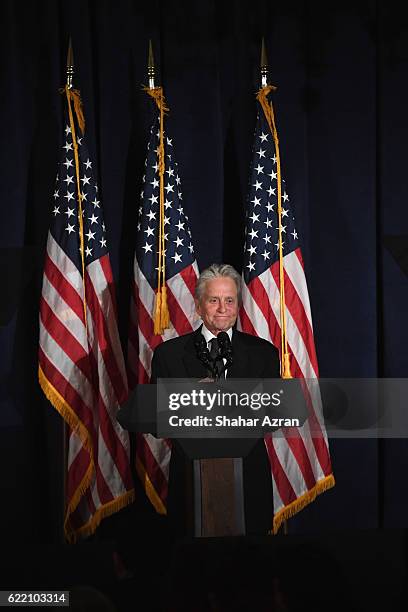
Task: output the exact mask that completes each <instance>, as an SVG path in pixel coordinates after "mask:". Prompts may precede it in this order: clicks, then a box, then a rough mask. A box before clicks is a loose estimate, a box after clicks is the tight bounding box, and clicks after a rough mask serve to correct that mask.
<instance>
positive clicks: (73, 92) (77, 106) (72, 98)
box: [64, 85, 87, 328]
mask: <svg viewBox="0 0 408 612" xmlns="http://www.w3.org/2000/svg"><path fill="white" fill-rule="evenodd" d="M64 91H65V94H66V96H67V105H68V114H69V124H70V128H71V136H72V143H73V147H74V159H75V178H76V185H77V194H78V223H79V250H80V253H81V263H82V285H83V291H84V296H83V306H84V323H85V328H86V327H87V321H86V293H85V249H84V220H83V215H82V200H83V196H82V191H81V183H80V177H79V154H78V142H77V139H76V132H75V123H74V116H73V113H72V107H71V102H72V103H73V104H74V111H75V115H76V118H77V121H78V125H79V129H80V130H81V132H82V134H83V133H84V130H85V119H84V114H83V112H82V102H81V95H80V93H79V91H78V90H77V89H69V87H68V85H66V86H65V90H64Z"/></svg>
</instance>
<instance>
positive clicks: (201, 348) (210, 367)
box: [194, 334, 215, 378]
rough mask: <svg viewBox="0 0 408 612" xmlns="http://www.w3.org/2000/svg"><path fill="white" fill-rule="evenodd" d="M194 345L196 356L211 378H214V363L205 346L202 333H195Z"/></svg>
mask: <svg viewBox="0 0 408 612" xmlns="http://www.w3.org/2000/svg"><path fill="white" fill-rule="evenodd" d="M194 346H195V349H196V353H197V357H198V359H199V360H200V361H201V363H202V364H203V366H204V367H205V368H206V369H207V374H208V375H209V376H211V377H212V378H215V371H214V363H213V361H212V359H211V357H210V352H209V350H208V348H207V342H206V341H205V338H204V336H203V335H202V334H197V335H196V337H195V339H194Z"/></svg>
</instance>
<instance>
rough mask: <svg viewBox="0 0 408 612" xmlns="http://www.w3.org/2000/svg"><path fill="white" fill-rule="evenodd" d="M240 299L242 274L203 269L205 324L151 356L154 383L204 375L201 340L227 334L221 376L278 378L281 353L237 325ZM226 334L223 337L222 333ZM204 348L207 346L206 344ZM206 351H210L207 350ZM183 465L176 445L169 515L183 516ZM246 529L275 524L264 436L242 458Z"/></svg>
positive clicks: (199, 296) (200, 295)
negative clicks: (227, 346)
mask: <svg viewBox="0 0 408 612" xmlns="http://www.w3.org/2000/svg"><path fill="white" fill-rule="evenodd" d="M240 300H241V277H240V275H239V274H238V272H237V271H236V270H235V269H234V268H233V267H232V266H230V265H228V264H213V265H211V266H210V267H209V268H207V269H206V270H204V271H203V272H202V273H201V275H200V277H199V279H198V281H197V285H196V291H195V304H196V310H197V313H198V315H199V316H200V317H201V319H202V322H203V324H202V326H201V327H200V328H199V329H198V330H197V331H195V332H193V333H190V334H186V335H184V336H179V337H178V338H174V339H172V340H168V341H167V342H164V343H162V344H160V345H159V346H158V347H157V348H156V350H155V352H154V355H153V360H152V374H151V382H156V381H157V379H158V378H193V379H197V380H200V379H204V378H206V377H207V376H208V375H209V371H208V365H205V363H203V360H202V359H200V358H199V357H200V350H199V349H198V347H201V348H202V346H203V340H202V337H203V338H204V341H205V342H206V343H207V344H208V349H209V351H210V352H211V349H212V339H213V338H217V336H218V334H219V333H220V332H226V333H227V334H228V337H229V339H230V341H231V347H232V354H231V356H232V364H231V363H230V364H228V363H227V362H226V359H224V368H223V369H224V371H225V373H222V374H221V375H223V376H224V375H225V376H227V377H228V378H278V377H279V375H280V366H279V354H278V351H277V350H276V348H275V347H274V346H273V345H272V344H271V343H270V342H267V341H266V340H263V339H261V338H258V337H256V336H251V335H249V334H244V333H242V332H240V331H238V330H236V329H235V328H234V325H235V323H236V320H237V316H238V309H239V305H240ZM224 337H225V336H224ZM204 347H205V344H204ZM207 355H208V353H207ZM226 366H227V369H226V370H225V367H226ZM184 468H185V465H184V464H183V461H181V456H180V455H178V453H177V449H176V448H175V449H174V450H173V453H172V459H171V464H170V481H169V500H168V512H169V516H170V518H171V516H172V515H173V516H174V517H176V516H177V517H179V519H180V518H181V521H180V523H179V524H180V525H181V523H182V522H183V520H184V519H183V517H182V514H181V507H184V505H183V490H182V487H180V486H179V483H180V481H181V482H183V479H184V478H185V469H184ZM243 475H244V499H245V502H244V503H245V523H246V532H247V533H248V534H250V533H266V532H267V531H268V530H269V529H271V526H272V518H273V504H272V479H271V472H270V464H269V460H268V457H267V454H266V448H265V444H264V441H263V440H259V441H258V442H257V443H256V445H255V446H254V448H253V449H252V451H251V452H250V453H249V455H248V456H247V457H246V458H245V459H244V462H243Z"/></svg>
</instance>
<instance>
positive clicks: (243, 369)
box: [227, 329, 251, 378]
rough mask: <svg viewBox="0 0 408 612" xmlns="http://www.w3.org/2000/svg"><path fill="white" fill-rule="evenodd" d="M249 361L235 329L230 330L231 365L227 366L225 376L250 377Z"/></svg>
mask: <svg viewBox="0 0 408 612" xmlns="http://www.w3.org/2000/svg"><path fill="white" fill-rule="evenodd" d="M249 366H250V363H249V356H248V352H247V351H246V350H245V345H244V343H243V342H242V340H241V337H240V334H239V332H238V331H236V330H235V329H234V330H233V332H232V366H231V367H230V368H228V371H227V378H250V377H251V374H250V367H249Z"/></svg>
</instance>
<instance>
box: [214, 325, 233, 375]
mask: <svg viewBox="0 0 408 612" xmlns="http://www.w3.org/2000/svg"><path fill="white" fill-rule="evenodd" d="M217 340H218V346H219V347H220V356H221V357H222V358H223V359H225V360H226V364H225V365H224V368H223V369H224V370H226V369H227V368H229V367H230V366H232V344H231V340H230V338H229V335H228V334H227V332H225V331H221V332H220V333H219V334H218V336H217Z"/></svg>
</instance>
